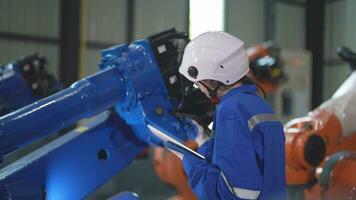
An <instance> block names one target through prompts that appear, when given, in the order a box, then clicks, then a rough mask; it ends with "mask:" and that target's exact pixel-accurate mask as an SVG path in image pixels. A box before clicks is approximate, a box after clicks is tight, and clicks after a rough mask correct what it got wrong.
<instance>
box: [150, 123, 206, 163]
mask: <svg viewBox="0 0 356 200" xmlns="http://www.w3.org/2000/svg"><path fill="white" fill-rule="evenodd" d="M147 127H148V129H149V130H150V131H151V132H152V133H153V134H154V135H155V136H157V137H158V138H160V139H161V140H162V141H163V144H164V147H165V148H167V149H168V150H169V151H171V152H172V153H174V154H175V155H176V156H178V157H179V158H180V159H183V155H184V154H185V153H190V154H192V155H194V156H196V157H198V158H200V159H203V160H205V157H204V156H203V155H201V154H199V153H198V152H196V151H194V150H192V149H191V148H189V147H187V146H185V145H184V144H182V143H180V142H179V141H177V140H176V139H174V138H172V137H171V136H169V135H168V134H165V133H164V132H162V131H161V130H159V129H157V128H155V127H154V126H152V125H150V124H147Z"/></svg>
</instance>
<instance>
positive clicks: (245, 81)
mask: <svg viewBox="0 0 356 200" xmlns="http://www.w3.org/2000/svg"><path fill="white" fill-rule="evenodd" d="M238 82H240V83H242V84H243V85H256V87H257V90H258V91H257V92H258V94H259V95H261V96H262V97H263V98H264V99H266V98H267V95H266V91H265V90H264V89H263V88H262V86H261V85H260V84H258V83H256V82H255V81H254V80H252V79H251V78H250V77H248V76H246V75H245V76H244V77H242V78H241V79H240V80H239V81H238Z"/></svg>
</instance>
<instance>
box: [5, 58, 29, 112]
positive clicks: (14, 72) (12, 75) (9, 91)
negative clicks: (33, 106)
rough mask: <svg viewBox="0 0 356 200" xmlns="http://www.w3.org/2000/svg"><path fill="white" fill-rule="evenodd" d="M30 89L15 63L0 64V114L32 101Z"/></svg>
mask: <svg viewBox="0 0 356 200" xmlns="http://www.w3.org/2000/svg"><path fill="white" fill-rule="evenodd" d="M34 100H35V98H34V96H33V95H32V93H31V89H30V88H29V87H28V85H27V84H26V81H25V80H24V79H23V78H22V75H21V71H20V69H19V66H18V65H16V64H12V63H10V64H7V65H0V106H1V108H0V116H1V115H3V114H5V113H8V112H10V111H13V110H16V109H18V108H21V107H22V106H25V105H27V104H30V103H32V102H34Z"/></svg>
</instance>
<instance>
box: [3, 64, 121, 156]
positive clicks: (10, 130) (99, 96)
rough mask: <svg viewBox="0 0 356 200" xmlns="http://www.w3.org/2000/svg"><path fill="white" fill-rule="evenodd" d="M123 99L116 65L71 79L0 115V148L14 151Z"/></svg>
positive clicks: (5, 151)
mask: <svg viewBox="0 0 356 200" xmlns="http://www.w3.org/2000/svg"><path fill="white" fill-rule="evenodd" d="M124 98H125V87H124V85H123V82H122V78H121V76H120V73H119V72H118V69H117V68H108V69H105V70H102V71H100V72H99V73H97V74H95V75H92V76H89V77H87V78H85V79H82V80H80V81H77V82H75V83H74V84H73V85H72V86H70V87H69V88H67V89H65V90H62V91H61V92H58V93H56V94H54V95H52V96H50V97H47V98H44V99H42V100H39V101H37V102H35V103H33V104H30V105H28V106H26V107H23V108H21V109H20V110H17V111H15V112H12V113H9V114H7V115H5V116H3V117H1V118H0V125H1V127H0V141H1V143H0V148H1V151H2V153H3V154H6V153H9V152H11V151H14V150H16V149H18V148H20V147H22V146H24V145H26V144H29V143H31V142H33V141H35V140H37V139H40V138H42V137H44V136H47V135H48V134H50V133H54V132H56V131H59V130H61V129H62V128H66V127H67V126H69V125H71V124H73V123H75V122H77V121H78V120H80V119H83V118H88V117H92V116H94V115H96V114H98V113H100V112H103V111H105V110H106V109H108V108H110V107H112V106H113V105H115V104H116V103H119V102H120V101H123V100H124Z"/></svg>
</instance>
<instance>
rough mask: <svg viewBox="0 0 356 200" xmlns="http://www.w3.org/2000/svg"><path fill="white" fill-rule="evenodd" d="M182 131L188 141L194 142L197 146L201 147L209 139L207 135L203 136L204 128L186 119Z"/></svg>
mask: <svg viewBox="0 0 356 200" xmlns="http://www.w3.org/2000/svg"><path fill="white" fill-rule="evenodd" d="M184 130H185V132H186V134H187V136H188V139H189V140H193V141H195V142H196V143H197V144H198V146H201V145H202V144H203V143H204V142H206V141H207V140H208V139H209V138H208V136H207V134H205V130H204V128H203V127H202V126H201V125H200V124H199V123H198V122H196V121H195V120H193V119H190V118H188V117H186V118H185V120H184Z"/></svg>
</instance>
